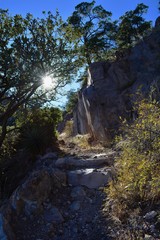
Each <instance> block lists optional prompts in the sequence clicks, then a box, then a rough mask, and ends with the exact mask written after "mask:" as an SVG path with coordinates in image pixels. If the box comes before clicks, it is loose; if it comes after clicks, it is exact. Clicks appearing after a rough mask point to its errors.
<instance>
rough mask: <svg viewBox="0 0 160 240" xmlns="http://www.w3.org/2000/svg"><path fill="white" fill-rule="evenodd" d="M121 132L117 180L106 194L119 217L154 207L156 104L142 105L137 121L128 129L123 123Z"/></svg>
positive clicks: (159, 158)
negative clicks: (134, 209)
mask: <svg viewBox="0 0 160 240" xmlns="http://www.w3.org/2000/svg"><path fill="white" fill-rule="evenodd" d="M123 129H124V130H125V133H126V134H125V138H126V139H125V141H122V144H121V147H122V154H121V156H120V157H119V158H118V159H117V162H116V168H117V177H116V179H115V180H114V181H112V182H111V184H110V187H109V190H108V192H109V196H110V198H112V199H113V202H114V203H115V208H114V209H115V213H116V214H118V215H119V216H120V215H121V214H122V212H125V213H126V209H127V208H129V207H137V206H138V205H139V204H145V203H153V202H156V201H157V200H158V199H159V197H160V178H159V173H160V106H159V104H158V103H156V102H147V101H146V100H143V101H141V103H140V104H139V107H138V118H137V119H136V120H135V122H134V123H133V124H132V125H131V126H129V125H127V123H125V124H124V126H123ZM123 140H124V139H123ZM122 215H123V214H122Z"/></svg>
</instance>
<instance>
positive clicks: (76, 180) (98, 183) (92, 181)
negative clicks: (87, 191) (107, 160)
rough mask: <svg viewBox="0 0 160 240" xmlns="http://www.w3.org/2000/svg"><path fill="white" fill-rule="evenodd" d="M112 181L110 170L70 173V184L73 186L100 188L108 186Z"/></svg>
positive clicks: (75, 171) (88, 170)
mask: <svg viewBox="0 0 160 240" xmlns="http://www.w3.org/2000/svg"><path fill="white" fill-rule="evenodd" d="M111 180H112V174H111V170H110V169H98V170H95V169H93V168H92V169H81V170H74V171H69V172H68V183H69V185H72V186H81V185H82V186H86V187H88V188H91V189H92V188H99V187H104V186H106V185H107V184H108V183H109V181H111Z"/></svg>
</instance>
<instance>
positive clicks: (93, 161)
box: [55, 152, 115, 169]
mask: <svg viewBox="0 0 160 240" xmlns="http://www.w3.org/2000/svg"><path fill="white" fill-rule="evenodd" d="M114 158H115V152H111V153H110V154H108V155H106V156H98V157H95V158H88V159H78V158H73V157H64V158H59V159H58V160H57V161H56V162H55V166H56V167H58V168H66V169H67V168H71V167H73V168H92V167H94V168H96V167H97V168H98V167H100V166H102V165H105V166H111V165H113V163H114Z"/></svg>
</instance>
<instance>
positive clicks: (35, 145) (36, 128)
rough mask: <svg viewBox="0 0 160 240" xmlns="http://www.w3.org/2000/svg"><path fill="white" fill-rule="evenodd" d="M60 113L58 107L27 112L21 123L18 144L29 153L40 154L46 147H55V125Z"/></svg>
mask: <svg viewBox="0 0 160 240" xmlns="http://www.w3.org/2000/svg"><path fill="white" fill-rule="evenodd" d="M60 118H61V114H60V111H59V110H58V109H54V108H51V109H48V108H44V109H37V110H34V111H31V112H29V114H28V116H27V119H26V120H25V121H24V122H23V123H22V124H21V130H20V138H19V145H20V147H22V148H24V149H25V150H26V151H27V152H30V153H31V154H33V155H35V154H42V153H43V152H44V151H45V150H46V148H49V147H52V148H53V147H54V148H57V143H56V140H57V132H56V127H57V124H58V122H59V121H60Z"/></svg>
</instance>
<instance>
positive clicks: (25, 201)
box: [10, 170, 51, 215]
mask: <svg viewBox="0 0 160 240" xmlns="http://www.w3.org/2000/svg"><path fill="white" fill-rule="evenodd" d="M50 191H51V178H50V175H49V173H48V172H47V171H45V170H41V171H37V172H33V173H32V174H31V175H30V176H29V177H28V178H27V180H26V181H25V182H24V183H23V184H22V185H21V186H19V187H18V188H17V189H16V190H15V192H14V193H13V194H12V196H11V198H10V204H11V206H12V208H13V209H14V210H15V211H16V213H17V214H20V213H21V212H23V211H24V212H25V213H26V214H27V215H29V214H32V213H33V211H35V210H36V211H38V209H41V206H42V203H43V202H44V201H45V200H46V199H47V198H48V196H49V194H50Z"/></svg>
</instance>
